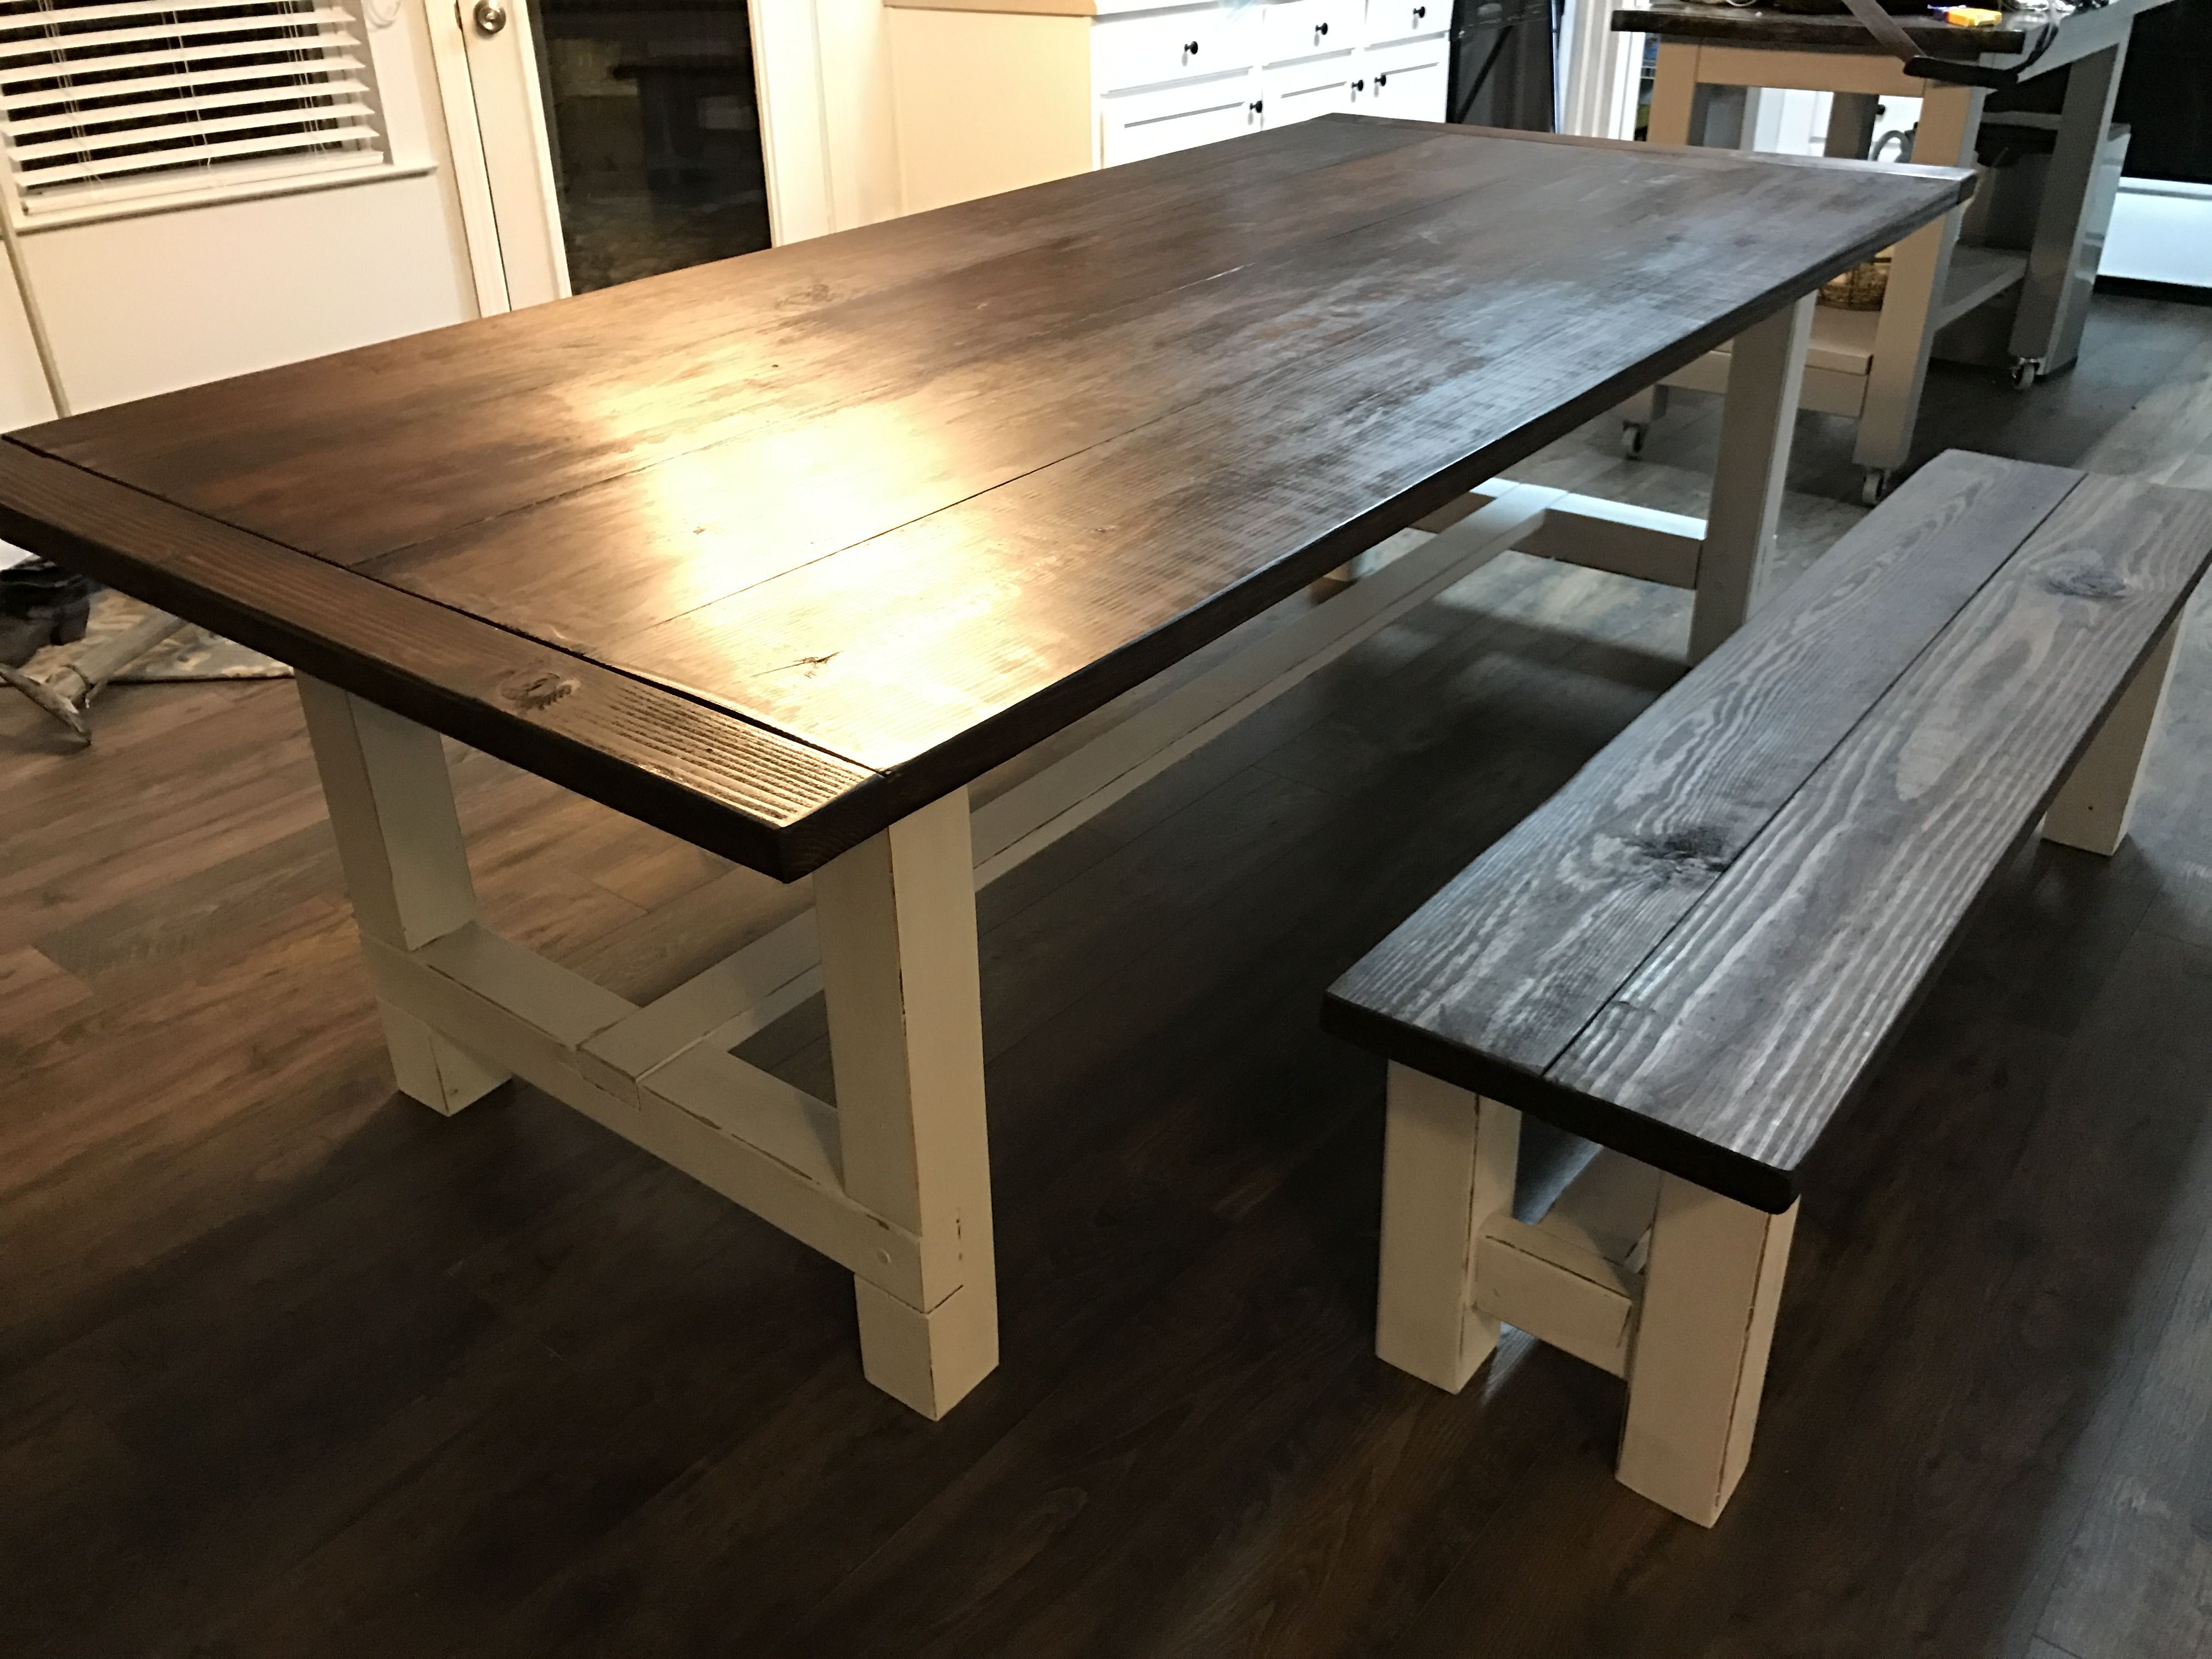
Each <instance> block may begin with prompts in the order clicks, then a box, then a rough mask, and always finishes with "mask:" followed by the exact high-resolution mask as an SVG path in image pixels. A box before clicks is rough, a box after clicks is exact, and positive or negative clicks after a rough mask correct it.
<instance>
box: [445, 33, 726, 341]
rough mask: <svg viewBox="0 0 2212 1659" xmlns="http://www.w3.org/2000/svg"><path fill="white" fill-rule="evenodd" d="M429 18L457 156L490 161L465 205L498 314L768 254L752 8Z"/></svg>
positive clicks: (489, 305)
mask: <svg viewBox="0 0 2212 1659" xmlns="http://www.w3.org/2000/svg"><path fill="white" fill-rule="evenodd" d="M448 5H450V6H451V7H452V12H451V15H450V16H448V15H447V14H446V8H447V6H448ZM429 10H430V13H431V16H432V23H433V32H434V33H435V34H437V35H439V36H441V37H442V38H441V40H439V42H438V45H439V47H440V60H439V70H440V81H441V90H442V92H443V94H444V100H445V105H446V117H447V127H448V130H449V131H451V132H452V134H453V143H454V149H455V150H456V152H457V153H459V152H463V151H465V150H467V149H470V148H471V146H473V147H474V149H476V150H477V151H480V153H481V155H482V157H483V170H482V173H481V174H480V175H478V176H477V178H476V179H473V180H470V181H465V183H464V185H463V192H462V193H463V197H464V204H463V216H464V219H465V221H466V224H467V230H468V234H469V240H470V246H471V254H472V257H473V258H474V261H475V266H476V274H477V289H478V297H479V300H480V301H483V304H484V308H485V309H487V310H498V309H504V308H507V307H514V306H525V305H534V304H537V303H538V302H539V301H545V300H551V299H557V298H559V297H560V296H561V295H564V294H568V293H571V292H585V291H588V290H590V289H599V288H606V287H610V286H611V285H613V284H615V283H623V282H628V281H630V280H631V279H633V278H635V277H639V276H652V275H653V274H655V273H657V272H659V271H664V270H678V269H680V268H682V267H684V266H686V265H694V264H703V263H705V262H706V261H708V260H710V259H720V258H728V257H729V256H731V255H732V254H738V253H746V252H752V251H753V250H755V249H757V248H763V247H766V246H769V240H770V237H769V210H768V182H767V170H766V167H765V165H764V163H763V151H762V137H761V117H760V111H761V99H760V95H759V91H758V82H757V77H756V75H755V70H754V63H755V52H754V33H755V31H754V28H753V26H752V20H751V18H750V15H749V9H748V7H747V5H746V3H745V0H612V3H609V0H429ZM471 185H473V188H471Z"/></svg>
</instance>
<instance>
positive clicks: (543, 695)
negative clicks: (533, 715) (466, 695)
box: [499, 668, 576, 708]
mask: <svg viewBox="0 0 2212 1659" xmlns="http://www.w3.org/2000/svg"><path fill="white" fill-rule="evenodd" d="M575 689H576V682H575V681H574V680H573V679H571V678H569V677H568V675H566V674H556V672H554V671H553V670H551V669H550V668H525V669H522V670H520V671H518V672H515V673H513V674H509V675H508V676H507V678H505V679H503V680H501V682H500V683H499V695H500V696H502V697H504V698H506V699H507V702H511V703H513V705H514V706H515V707H516V708H546V707H548V706H549V705H550V704H553V703H556V702H560V701H561V699H562V698H563V697H565V696H568V694H569V693H570V692H571V691H574V690H575Z"/></svg>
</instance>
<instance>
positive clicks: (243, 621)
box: [0, 434, 902, 881]
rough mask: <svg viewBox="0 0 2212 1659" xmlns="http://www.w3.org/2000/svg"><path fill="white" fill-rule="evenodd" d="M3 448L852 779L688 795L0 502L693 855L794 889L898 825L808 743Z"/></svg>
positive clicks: (878, 792) (68, 554) (53, 553)
mask: <svg viewBox="0 0 2212 1659" xmlns="http://www.w3.org/2000/svg"><path fill="white" fill-rule="evenodd" d="M0 445H4V446H5V447H4V450H0V466H5V465H10V464H12V465H21V464H23V463H25V462H28V463H30V464H32V465H36V466H38V467H40V468H45V469H50V470H51V476H52V478H53V479H54V480H55V481H57V482H59V483H64V484H65V485H66V486H67V487H71V488H74V489H77V490H80V491H82V492H83V493H86V494H88V495H90V494H94V493H106V494H108V495H112V497H113V498H114V499H115V500H117V501H128V502H136V503H139V504H143V505H144V506H145V507H151V508H158V509H160V510H161V511H165V512H167V513H177V514H182V515H184V516H185V517H187V518H190V519H191V520H193V521H194V523H195V526H196V527H204V529H205V530H206V531H207V532H210V534H214V535H217V536H221V537H222V538H227V539H235V540H237V541H239V542H240V543H246V544H253V545H254V546H255V547H256V548H257V549H258V550H259V551H260V552H262V553H263V554H264V555H276V556H282V557H284V558H289V559H295V560H298V561H301V562H302V564H303V565H306V566H312V567H314V568H316V571H317V572H318V574H321V575H322V577H323V579H324V580H328V581H330V582H331V583H332V584H333V585H335V586H344V585H348V584H359V585H360V586H361V588H362V591H363V592H364V595H365V596H366V595H368V594H371V593H373V594H374V595H375V596H377V601H378V603H380V604H384V605H393V606H406V605H419V606H422V607H425V608H428V609H431V610H435V611H440V612H441V613H442V615H443V617H445V618H447V619H449V620H448V624H447V625H449V626H450V625H452V624H453V623H456V622H457V623H460V624H463V625H465V626H469V627H472V628H474V629H479V630H481V631H482V632H483V634H484V635H486V636H487V637H488V638H491V637H493V636H495V637H496V640H497V641H498V642H499V644H500V645H501V646H502V647H505V648H507V649H520V650H526V651H527V652H528V653H531V654H532V655H533V656H544V657H546V658H550V659H555V660H556V661H558V662H564V663H566V664H568V665H574V668H575V669H576V670H577V671H579V672H580V673H581V674H586V675H592V676H597V677H603V678H610V679H620V680H623V681H625V682H627V683H628V684H629V685H630V686H632V687H635V689H636V690H637V692H638V693H639V694H640V695H642V696H647V697H652V698H665V699H667V700H668V701H669V702H671V703H675V702H683V703H685V704H688V705H690V707H692V708H696V709H698V710H699V711H700V712H701V713H702V714H706V715H708V716H709V717H712V718H715V719H720V720H727V721H729V722H730V724H731V725H732V726H741V727H744V728H745V730H746V732H747V734H748V736H749V737H750V738H753V739H754V740H755V741H758V742H761V743H763V744H765V745H768V746H769V747H771V748H774V747H782V748H785V749H787V750H789V751H791V752H793V754H798V755H803V756H805V757H807V758H808V759H810V760H819V759H827V760H830V761H833V762H835V763H836V764H838V765H842V766H844V767H847V768H849V769H851V770H852V771H853V772H854V773H855V774H856V775H859V776H858V779H857V781H855V782H854V784H853V785H852V786H851V787H848V788H846V789H844V790H843V791H842V792H840V793H836V795H834V796H832V797H830V798H829V799H825V800H824V801H823V803H822V804H821V805H818V806H817V807H815V808H814V809H813V810H811V811H808V812H806V813H805V814H804V815H802V816H800V817H795V818H793V820H791V821H790V822H788V823H775V822H773V821H771V820H769V819H767V818H763V817H757V816H755V815H754V814H752V813H750V812H747V811H744V810H743V809H741V808H739V807H737V806H734V805H731V804H729V803H727V802H726V801H721V800H717V799H714V798H713V797H712V796H711V795H709V794H707V793H703V792H702V791H701V790H697V789H694V788H692V787H689V786H688V785H686V784H685V783H684V782H683V781H681V780H679V779H677V778H673V777H670V776H667V775H664V774H662V773H659V772H655V771H653V770H651V769H647V768H645V767H643V766H641V765H638V764H636V763H632V762H629V761H626V760H623V759H622V758H621V757H617V756H615V755H611V754H610V753H608V752H607V751H605V750H602V749H599V748H597V747H595V746H593V745H592V744H589V743H586V742H584V741H582V740H580V739H579V738H574V737H572V736H570V735H568V733H565V732H560V731H557V730H554V729H552V728H550V727H549V726H545V725H544V724H541V723H538V722H535V721H532V720H529V719H526V718H525V717H523V716H522V715H521V714H510V713H508V712H507V711H506V710H504V709H501V708H498V707H496V706H495V705H493V704H491V703H489V702H486V701H485V700H484V699H483V697H481V696H477V695H475V694H473V693H471V692H470V691H468V690H464V689H462V688H459V687H457V686H454V685H452V684H441V683H440V682H438V681H436V680H434V679H430V678H425V677H423V676H422V675H419V674H416V673H413V672H410V671H407V670H406V669H404V668H402V667H400V666H398V665H396V664H393V663H391V662H388V661H386V660H384V659H380V658H377V657H374V656H370V655H368V654H365V653H361V652H358V651H353V650H349V649H347V648H346V647H344V646H343V645H342V644H338V643H336V642H333V641H329V640H326V639H324V638H322V637H321V636H319V635H316V634H313V633H311V632H309V631H307V630H306V629H302V628H301V627H299V626H297V625H295V624H294V623H289V622H287V621H286V620H285V619H284V618H283V617H276V616H274V615H271V614H270V613H269V612H267V611H257V610H254V609H253V608H252V607H251V606H250V605H248V604H246V602H244V601H243V600H241V599H239V598H237V597H235V596H234V595H232V594H228V593H224V592H219V591H217V590H216V589H213V588H210V587H209V586H205V585H204V584H202V583H200V582H198V581H196V580H192V579H191V578H190V577H188V576H185V575H181V574H178V573H177V572H175V571H173V570H171V569H169V568H165V566H164V565H163V563H162V562H161V557H160V554H159V552H158V550H155V549H153V548H150V547H138V548H133V547H130V546H125V545H121V544H118V541H117V540H116V539H112V538H111V539H106V540H103V539H96V538H94V537H93V536H91V535H89V534H88V533H86V532H82V531H80V530H76V529H72V528H70V527H68V526H64V525H58V524H54V523H52V522H49V521H48V520H46V519H44V518H40V517H36V516H33V515H32V514H30V513H27V511H25V510H24V509H23V508H21V507H20V506H18V505H17V504H16V503H15V501H12V500H9V498H8V497H7V496H6V495H4V494H0V535H4V536H5V538H7V539H8V540H9V541H10V542H13V543H14V544H16V545H17V546H20V547H22V548H25V549H27V550H29V551H31V552H33V553H36V554H39V555H40V556H43V557H47V558H52V559H53V560H54V561H56V562H58V563H61V564H64V565H66V566H68V567H69V568H72V569H76V570H81V571H82V572H84V573H85V574H88V575H90V576H93V577H94V578H95V579H96V580H100V581H102V582H104V583H106V584H107V585H108V586H112V587H114V588H116V589H118V591H120V592H125V593H128V594H130V595H131V597H133V598H135V599H140V600H142V601H143V602H144V603H146V604H149V605H156V606H158V607H160V608H161V609H162V610H165V611H173V612H174V613H175V614H177V615H178V616H180V617H185V619H186V620H188V621H192V622H197V623H201V624H203V625H204V626H206V627H208V628H210V629H215V630H216V632H218V633H221V634H222V635H225V636H226V637H228V638H231V639H235V640H237V641H240V643H242V644H245V645H248V646H251V647H253V648H254V649H255V650H258V651H261V652H264V653H267V654H268V655H270V656H271V657H274V658H276V659H277V660H278V661H280V662H283V663H287V664H289V665H291V666H292V667H294V668H295V669H296V670H298V671H301V672H302V673H305V674H307V675H310V676H312V677H313V678H317V679H320V680H325V681H327V682H329V683H330V684H333V685H337V686H339V687H342V688H343V689H344V690H348V691H351V692H353V693H354V694H355V695H356V696H361V697H364V698H366V699H368V701H369V702H374V703H375V704H377V705H378V706H379V707H380V708H387V709H389V710H391V711H392V713H394V714H400V715H403V716H404V717H405V718H407V719H409V720H414V721H416V722H417V723H418V724H420V725H422V726H428V727H430V728H431V729H432V730H434V731H436V732H441V733H443V734H444V735H445V736H447V737H450V738H456V739H458V740H459V741H460V742H462V743H465V744H469V745H470V746H471V747H472V748H476V749H481V750H483V751H484V752H485V753H487V754H490V755H494V756H496V757H499V758H500V759H501V760H505V761H507V762H509V763H512V764H513V765H515V766H519V767H520V768H522V769H525V770H526V771H529V772H531V773H533V774H535V775H538V776H539V777H542V778H544V779H545V780H547V781H549V782H551V783H555V784H558V785H559V786H560V787H562V788H565V789H568V790H571V791H573V792H574V793H577V794H580V795H583V796H586V797H587V798H589V799H592V800H596V801H598V802H599V803H600V804H601V805H605V806H607V807H609V808H611V809H612V810H613V811H617V812H621V813H623V815H624V816H626V817H633V818H636V819H638V820H640V821H641V822H642V823H649V824H651V825H653V827H654V828H656V829H664V830H665V831H667V832H668V833H669V834H670V835H672V836H677V837H678V838H679V839H681V840H683V841H685V842H690V844H691V845H693V846H695V847H700V848H704V849H706V850H707V851H708V852H711V853H715V854H720V856H722V857H725V858H727V859H731V860H733V861H735V862H737V863H739V864H743V865H745V866H748V867H749V868H751V869H754V870H757V871H760V872H762V873H763V874H765V875H769V876H772V877H775V878H776V879H778V880H781V881H793V880H796V879H798V878H799V877H800V876H803V875H805V874H807V873H808V872H811V871H813V870H815V869H817V868H819V867H820V866H822V865H823V864H826V863H828V862H829V860H831V859H832V858H834V857H836V855H837V854H839V853H842V852H844V851H846V850H847V849H848V848H852V847H854V846H857V845H859V844H860V842H863V841H866V839H867V838H868V837H869V836H872V835H873V834H875V833H876V832H877V831H878V829H882V828H883V827H884V825H885V824H886V823H890V822H892V821H894V820H895V819H896V818H897V817H900V816H902V811H898V810H887V809H886V808H885V806H884V805H883V798H884V794H885V793H886V781H885V780H884V777H883V776H882V775H881V774H879V773H874V772H872V771H870V770H869V769H866V768H865V767H862V766H861V765H860V764H859V763H855V762H853V761H850V760H848V759H846V758H844V757H835V756H825V755H824V754H823V751H821V750H817V749H815V748H813V747H812V746H811V745H809V744H804V743H801V742H800V741H799V740H798V739H796V738H792V737H790V736H788V735H787V734H786V733H783V732H776V731H774V730H772V729H770V728H768V727H765V726H761V725H759V724H758V723H757V722H755V721H750V720H745V719H744V717H742V716H741V715H738V714H735V713H733V712H732V711H731V710H729V709H727V708H723V707H722V706H720V704H717V703H713V702H700V701H699V700H698V699H696V698H686V697H683V696H681V695H680V694H679V693H678V692H675V691H673V690H670V689H669V688H667V687H665V686H663V685H660V684H656V683H654V682H652V681H648V680H642V679H640V678H637V677H636V676H635V675H629V674H623V673H622V672H621V671H619V670H617V669H613V668H610V667H609V666H607V665H605V664H604V663H600V662H598V661H596V660H593V659H588V658H582V657H579V656H577V655H576V654H575V653H572V652H563V651H562V650H560V649H559V648H558V647H553V646H549V645H547V644H546V643H545V642H544V641H540V640H536V639H533V638H531V637H530V636H528V635H521V634H515V633H512V632H510V631H508V630H507V629H501V628H500V627H498V626H497V625H496V624H495V623H489V622H486V621H484V620H483V619H482V618H480V617H471V616H469V615H467V614H466V613H465V612H461V611H453V610H452V609H451V608H450V607H447V606H443V605H438V604H437V602H436V601H435V600H432V599H425V598H423V597H422V596H421V595H419V594H414V593H410V592H405V591H404V590H403V589H399V588H395V587H391V586H387V585H386V584H384V583H381V582H378V581H376V580H374V578H373V577H368V576H363V575H361V574H359V573H357V572H355V571H351V570H348V569H346V568H344V567H343V566H340V565H336V564H332V563H330V562H327V561H325V560H320V559H317V558H315V557H314V556H313V555H312V554H308V553H303V552H301V551H300V550H298V549H296V548H291V547H287V546H284V545H283V544H281V543H276V542H272V541H270V540H268V539H267V538H263V537H258V536H254V535H252V534H251V533H250V532H246V531H243V530H239V529H237V528H235V527H234V526H229V525H226V524H224V523H222V521H221V520H216V519H210V518H208V517H206V516H205V515H204V514H201V513H193V512H191V510H190V509H188V508H183V507H176V506H174V505H173V504H172V503H169V502H167V501H161V499H160V498H159V497H156V496H153V495H147V494H146V493H145V492H143V491H141V490H137V489H133V488H132V487H131V486H130V485H127V484H124V483H118V482H116V481H115V480H114V479H112V478H108V477H104V476H102V475H100V474H99V473H95V472H93V471H88V470H87V469H85V468H83V467H80V466H77V465H75V464H74V463H72V462H69V461H65V460H61V459H57V458H55V457H53V456H51V455H48V454H46V453H44V452H43V451H40V450H38V449H34V448H33V447H30V446H29V445H27V444H25V443H21V442H19V441H17V440H16V438H15V435H12V434H9V435H0ZM0 482H4V481H0Z"/></svg>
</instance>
